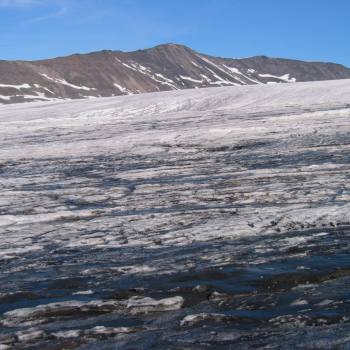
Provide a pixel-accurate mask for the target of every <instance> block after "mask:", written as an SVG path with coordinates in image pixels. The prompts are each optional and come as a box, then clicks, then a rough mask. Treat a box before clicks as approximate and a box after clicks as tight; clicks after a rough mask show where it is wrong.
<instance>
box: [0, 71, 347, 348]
mask: <svg viewBox="0 0 350 350" xmlns="http://www.w3.org/2000/svg"><path fill="white" fill-rule="evenodd" d="M183 79H187V77H183ZM286 79H289V77H286ZM79 88H83V87H79ZM0 176H1V181H0V185H1V197H0V214H1V215H0V280H1V286H0V325H1V327H0V328H1V330H0V349H9V348H12V347H15V348H18V349H20V348H26V347H27V346H29V345H28V344H30V345H31V346H35V347H37V348H50V347H51V348H62V349H64V348H67V347H68V346H71V347H72V348H82V349H95V348H96V349H97V348H98V349H111V348H112V349H114V348H115V349H117V348H118V349H119V348H128V346H129V347H130V346H131V347H132V348H133V349H139V348H140V349H149V348H152V349H158V348H159V349H167V348H169V349H172V348H180V347H181V348H183V349H197V348H198V349H199V348H201V346H202V345H201V344H207V346H209V347H215V346H216V348H225V349H227V348H231V347H230V346H232V349H234V348H236V347H237V346H239V347H240V348H242V349H250V348H263V347H264V346H266V345H267V344H269V345H271V346H276V345H277V346H279V348H283V349H284V348H285V349H290V348H296V347H297V346H300V347H301V348H303V349H308V348H310V349H311V348H312V349H314V348H322V349H323V348H324V349H328V348H334V347H336V346H338V347H339V348H343V347H346V346H349V338H348V333H349V331H350V327H349V322H348V321H349V310H350V302H349V300H348V299H349V298H346V293H347V291H348V289H347V286H348V285H349V282H350V258H349V254H348V252H349V245H350V215H349V213H350V182H349V179H350V80H339V81H327V82H316V83H296V84H275V85H259V86H239V87H236V86H235V87H220V88H215V89H213V88H206V89H195V90H182V91H179V90H178V91H171V92H163V93H150V94H141V95H132V96H122V97H112V98H102V99H91V100H79V101H65V102H62V101H59V102H40V103H29V104H17V105H11V106H0ZM1 315H2V316H1ZM203 325H204V326H206V327H205V328H203ZM262 334H264V337H262Z"/></svg>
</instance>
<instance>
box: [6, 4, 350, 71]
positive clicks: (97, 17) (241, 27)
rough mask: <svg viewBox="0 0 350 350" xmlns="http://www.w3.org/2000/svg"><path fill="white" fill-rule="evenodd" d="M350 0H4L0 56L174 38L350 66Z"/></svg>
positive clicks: (214, 48)
mask: <svg viewBox="0 0 350 350" xmlns="http://www.w3.org/2000/svg"><path fill="white" fill-rule="evenodd" d="M349 14H350V0H0V59H39V58H47V57H56V56H63V55H68V54H71V53H76V52H81V53H83V52H90V51H97V50H101V49H113V50H117V49H120V50H125V51H129V50H135V49H139V48H146V47H151V46H154V45H157V44H160V43H167V42H175V43H180V44H184V45H187V46H190V47H192V48H194V49H195V50H197V51H200V52H204V53H208V54H212V55H217V56H222V57H247V56H254V55H267V56H273V57H287V58H298V59H305V60H319V61H333V62H338V63H342V64H345V65H348V66H350V45H349V37H350V23H349V17H350V15H349Z"/></svg>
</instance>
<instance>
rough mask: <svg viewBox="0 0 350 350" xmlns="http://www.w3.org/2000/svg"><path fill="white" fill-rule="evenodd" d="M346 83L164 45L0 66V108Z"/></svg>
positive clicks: (314, 71) (287, 62)
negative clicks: (198, 91) (237, 88)
mask: <svg viewBox="0 0 350 350" xmlns="http://www.w3.org/2000/svg"><path fill="white" fill-rule="evenodd" d="M347 78H350V68H347V67H345V66H343V65H340V64H336V63H329V62H305V61H300V60H291V59H286V58H273V57H267V56H253V57H249V58H238V59H237V58H236V59H232V58H222V57H215V56H210V55H206V54H203V53H199V52H197V51H195V50H193V49H191V48H189V47H187V46H184V45H180V44H175V43H168V44H161V45H157V46H155V47H152V48H148V49H144V50H136V51H131V52H125V51H114V50H102V51H95V52H90V53H87V54H80V53H78V54H72V55H69V56H62V57H56V58H50V59H44V60H35V61H23V60H17V61H5V60H1V61H0V104H8V103H18V102H30V101H49V100H58V99H78V98H94V97H109V96H118V95H126V94H138V93H144V92H156V91H168V90H181V89H189V88H202V87H215V86H235V85H252V84H272V83H292V82H299V81H317V80H335V79H347Z"/></svg>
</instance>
